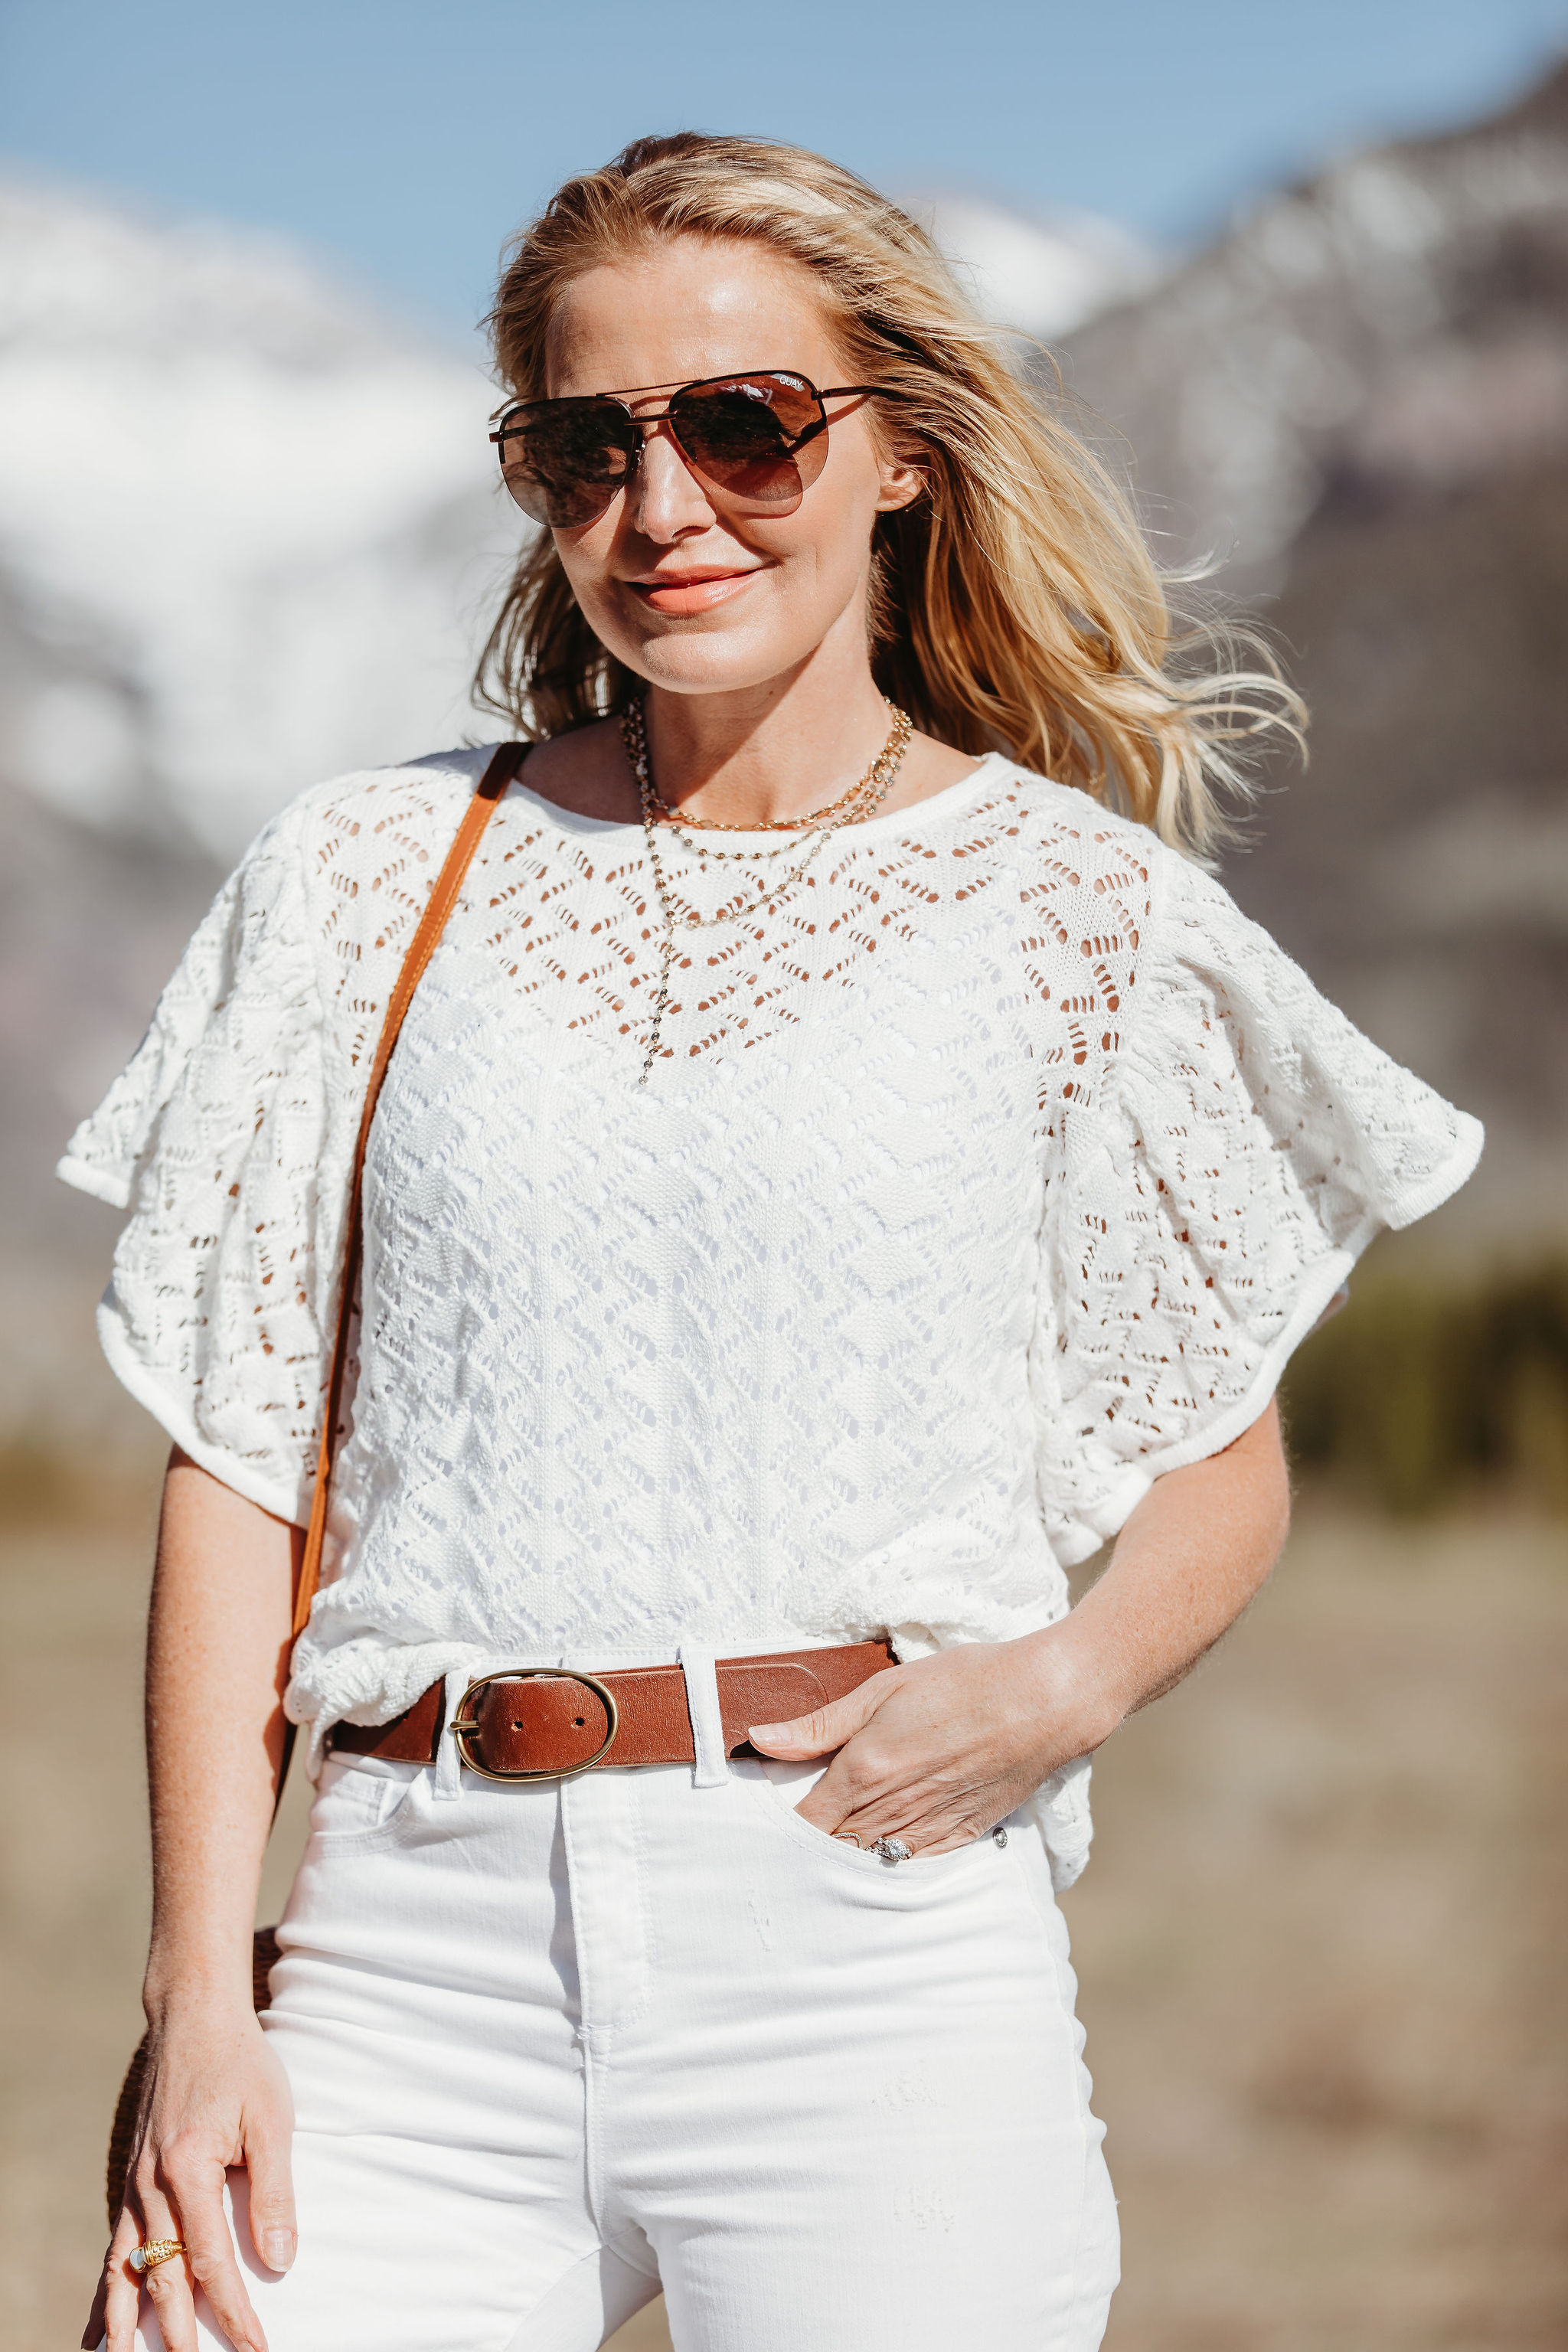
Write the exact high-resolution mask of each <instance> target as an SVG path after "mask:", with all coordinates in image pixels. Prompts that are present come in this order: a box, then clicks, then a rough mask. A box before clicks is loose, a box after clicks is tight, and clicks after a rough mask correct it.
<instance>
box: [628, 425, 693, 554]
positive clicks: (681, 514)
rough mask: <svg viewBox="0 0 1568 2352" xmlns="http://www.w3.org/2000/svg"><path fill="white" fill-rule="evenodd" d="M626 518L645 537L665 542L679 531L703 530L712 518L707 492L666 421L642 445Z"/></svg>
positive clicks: (676, 536) (674, 536)
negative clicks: (689, 464)
mask: <svg viewBox="0 0 1568 2352" xmlns="http://www.w3.org/2000/svg"><path fill="white" fill-rule="evenodd" d="M627 520H629V521H630V522H631V524H632V527H633V529H634V530H638V531H640V532H641V534H642V536H643V537H644V538H645V539H655V540H659V541H663V542H665V543H668V541H671V540H674V539H679V537H680V535H681V533H682V532H683V531H689V530H707V529H708V527H709V525H710V523H711V522H712V520H713V509H712V507H711V506H710V503H709V499H708V493H707V491H706V490H705V489H704V488H703V487H702V485H701V483H700V481H699V480H698V479H697V477H696V475H695V474H693V473H692V471H691V469H690V467H689V466H688V465H687V463H686V460H685V458H684V457H682V456H681V454H680V451H679V449H678V448H677V446H676V445H675V442H674V440H673V438H672V436H671V435H670V432H669V428H668V425H660V427H659V429H658V432H657V433H650V434H649V435H648V436H647V441H646V442H645V443H644V445H643V453H642V464H641V465H640V466H639V467H638V468H637V479H636V481H635V482H634V483H633V485H632V489H631V495H630V498H629V499H628V500H627Z"/></svg>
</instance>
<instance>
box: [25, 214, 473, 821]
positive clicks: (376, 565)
mask: <svg viewBox="0 0 1568 2352" xmlns="http://www.w3.org/2000/svg"><path fill="white" fill-rule="evenodd" d="M492 399H493V394H492V393H491V392H490V390H489V385H488V383H487V381H486V379H485V377H484V375H483V374H482V373H481V371H480V369H479V366H478V364H477V363H475V362H469V361H468V360H466V359H465V358H464V356H463V355H462V354H461V353H455V352H449V351H447V350H446V349H444V348H443V347H442V346H441V345H440V344H439V343H438V342H437V341H434V340H433V339H426V338H424V337H422V336H421V335H419V334H418V333H417V332H416V331H411V330H408V329H406V328H405V327H403V326H401V325H397V324H394V323H392V322H390V321H388V320H384V319H383V318H381V317H379V316H378V315H376V314H375V313H374V311H372V310H370V309H369V308H368V307H367V306H366V305H365V304H364V303H363V302H362V301H360V300H359V299H357V298H356V297H354V296H353V295H352V294H350V293H348V292H346V291H345V290H344V289H342V287H340V286H338V285H335V284H334V283H332V282H331V280H330V279H329V278H327V277H326V276H324V275H323V274H321V272H319V271H317V270H316V269H314V268H311V267H310V265H309V264H307V263H306V262H304V261H303V260H301V259H300V257H298V256H296V255H295V254H293V253H292V252H291V251H289V249H288V248H287V247H283V246H280V245H279V244H277V243H275V242H272V241H270V240H268V239H265V238H261V237H258V236H249V235H247V234H245V233H243V232H239V231H236V230H233V229H228V228H217V227H212V226H205V225H195V226H193V225H189V224H186V223H183V222H173V223H171V222H164V221H161V220H156V219H152V218H140V217H136V216H134V215H130V214H128V213H126V212H123V211H121V210H117V209H114V208H112V207H111V206H110V205H107V204H105V203H101V202H97V201H94V200H92V199H90V198H88V197H84V196H81V195H79V194H70V193H65V192H61V191H59V190H56V189H52V188H45V187H41V186H37V185H28V184H17V183H15V182H13V183H9V184H0V767H3V768H4V771H5V773H6V774H7V775H9V776H10V777H11V778H12V779H13V780H15V781H16V782H20V783H22V784H23V785H24V786H26V787H27V788H28V789H30V790H32V791H34V792H35V793H39V794H40V795H42V796H43V797H44V798H46V799H47V800H48V801H50V802H51V803H54V804H55V805H56V806H58V807H59V808H60V809H62V810H64V811H68V812H69V813H71V814H76V815H80V816H84V817H87V818H89V820H93V821H96V822H108V823H110V824H124V823H131V824H137V825H140V826H145V825H146V824H149V823H153V824H158V823H160V822H161V823H163V824H165V825H172V826H173V827H174V831H175V832H176V833H180V834H185V835H189V836H192V837H194V838H195V840H197V841H199V842H201V843H203V844H205V845H207V846H208V847H210V848H211V849H213V850H215V851H216V852H218V853H219V854H220V855H223V856H227V855H230V854H231V853H232V852H233V851H234V850H235V849H237V847H238V846H239V845H241V844H242V843H243V841H244V840H245V839H246V838H247V836H248V835H249V834H250V833H252V832H253V831H254V830H255V828H256V825H257V824H258V823H259V822H260V821H261V820H262V819H263V818H264V817H265V816H267V815H268V814H270V812H271V811H272V810H274V809H275V808H277V807H278V806H279V804H280V803H282V802H283V801H284V800H286V799H287V798H288V797H289V794H290V793H293V792H294V791H296V790H297V789H299V787H300V786H301V785H303V784H305V783H307V782H310V781H311V780H312V779H314V778H316V777H319V776H321V775H322V774H328V773H331V772H332V771H333V770H334V769H337V768H342V767H347V766H350V765H356V764H359V763H361V762H363V761H374V760H378V759H388V758H393V757H395V756H396V755H398V754H400V753H411V752H414V751H419V750H427V749H429V748H430V747H432V746H433V745H436V744H439V743H442V742H450V741H452V740H456V739H457V738H458V736H459V735H460V734H461V733H462V732H463V730H465V728H466V727H468V726H471V725H472V724H473V723H474V721H473V717H472V714H471V713H470V712H469V710H468V702H467V689H468V676H469V673H470V671H471V669H472V665H473V655H474V650H475V644H476V641H477V639H478V637H479V635H482V625H483V616H484V608H485V606H486V604H488V603H489V600H490V597H491V595H492V593H493V590H494V586H495V583H496V581H497V579H498V578H499V576H500V572H501V571H502V569H503V568H504V564H505V562H506V559H507V556H508V554H509V553H510V551H513V550H514V549H515V547H516V544H517V541H518V537H519V526H518V520H517V518H516V516H515V510H513V509H510V506H508V505H506V503H505V502H504V501H502V500H499V499H498V498H497V496H496V493H495V490H494V488H493V459H492V457H491V453H490V451H489V446H488V445H487V442H486V438H485V435H486V429H487V426H486V418H487V415H488V412H489V406H490V404H491V401H492Z"/></svg>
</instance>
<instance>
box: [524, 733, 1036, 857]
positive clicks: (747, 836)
mask: <svg viewBox="0 0 1568 2352" xmlns="http://www.w3.org/2000/svg"><path fill="white" fill-rule="evenodd" d="M1006 765H1007V761H1006V760H1005V757H1004V755H1003V754H1002V753H1001V752H1000V751H986V752H984V753H983V754H982V756H981V761H980V765H979V766H978V767H977V768H976V769H975V771H974V772H973V775H971V776H961V777H960V778H959V780H958V782H956V783H955V784H943V786H942V790H941V792H940V793H927V794H926V796H925V798H924V800H921V801H915V802H912V803H910V806H909V807H908V808H901V809H889V810H888V811H887V812H886V813H885V814H882V815H879V816H871V817H868V818H867V819H866V820H865V822H864V823H863V824H846V825H841V826H840V827H839V829H838V834H837V838H838V839H839V840H841V841H846V842H854V841H874V840H876V839H878V838H879V836H880V835H884V834H888V833H897V832H900V831H901V832H908V831H909V829H910V826H911V825H912V824H915V823H917V822H918V821H920V820H921V818H923V817H924V816H925V815H926V814H927V813H928V812H931V811H935V812H939V813H942V814H946V813H948V812H950V811H952V809H954V808H956V807H960V806H962V804H963V803H964V802H965V801H967V800H969V799H972V798H973V795H974V794H975V793H977V792H978V791H979V789H980V787H981V786H982V785H983V784H984V783H985V782H988V781H989V780H990V778H991V772H992V771H993V769H994V768H999V767H1005V766H1006ZM527 773H528V770H527V766H526V764H525V765H524V767H523V770H522V773H521V775H518V776H515V777H514V778H513V779H512V781H511V782H510V785H509V786H508V787H507V793H506V798H507V799H508V800H511V799H513V798H516V799H519V800H528V801H531V802H532V803H533V805H534V807H535V808H536V809H538V810H539V811H540V812H541V814H542V815H544V816H546V817H548V818H549V819H550V821H551V823H552V824H555V825H558V826H559V827H560V829H561V831H562V832H563V833H574V834H600V835H603V834H612V833H621V834H635V835H637V839H638V840H639V841H640V840H641V839H642V837H643V826H642V820H641V818H640V817H618V816H584V815H583V814H581V813H580V812H579V811H578V810H576V809H569V808H563V807H562V805H561V803H560V802H559V801H552V800H546V798H545V797H544V794H543V793H536V792H535V791H534V790H533V787H532V786H531V784H528V783H525V782H524V781H523V778H524V777H525V776H526V775H527ZM660 832H661V834H667V833H668V826H661V827H660ZM699 837H700V836H699ZM779 839H780V835H778V834H777V833H771V832H770V833H740V832H736V833H725V834H721V835H719V836H718V840H717V842H716V844H715V845H716V846H718V847H724V846H726V845H729V844H731V843H742V844H747V845H752V844H754V845H757V846H758V847H762V846H765V845H769V844H776V843H777V842H778V841H779Z"/></svg>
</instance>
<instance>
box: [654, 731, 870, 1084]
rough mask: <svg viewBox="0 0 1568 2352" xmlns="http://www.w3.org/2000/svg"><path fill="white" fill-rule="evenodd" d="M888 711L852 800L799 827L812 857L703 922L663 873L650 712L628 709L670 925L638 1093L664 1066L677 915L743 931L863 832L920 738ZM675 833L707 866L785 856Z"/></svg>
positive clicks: (696, 924)
mask: <svg viewBox="0 0 1568 2352" xmlns="http://www.w3.org/2000/svg"><path fill="white" fill-rule="evenodd" d="M888 708H889V710H891V711H892V713H893V725H892V731H891V732H890V734H889V737H888V740H887V741H886V742H885V743H884V744H883V746H882V749H881V751H879V753H878V755H877V758H876V759H875V760H874V761H873V762H872V764H871V766H870V767H869V768H868V770H867V772H866V773H865V775H864V776H863V777H862V778H861V780H860V782H859V783H858V784H856V785H854V786H853V787H852V788H851V790H850V791H849V792H847V793H845V794H844V795H843V796H842V797H841V798H840V799H839V800H837V801H836V802H835V803H833V807H832V809H831V810H827V811H821V810H819V811H817V812H816V814H814V815H812V816H809V817H803V818H802V819H801V820H800V823H801V824H802V825H803V826H809V827H810V828H811V830H810V832H809V833H808V834H807V835H806V839H805V854H804V855H803V856H801V858H800V860H799V862H798V864H797V865H795V866H794V867H793V869H792V870H791V871H790V872H788V873H787V874H781V875H780V876H779V877H778V878H777V879H776V880H775V881H771V882H767V883H763V882H761V881H760V880H759V881H757V882H755V883H754V884H753V888H754V889H755V894H756V895H755V896H754V897H753V898H750V899H745V898H741V899H736V900H734V901H732V902H731V904H730V905H728V906H725V907H721V908H719V909H718V911H717V912H716V913H714V914H711V915H702V914H699V912H698V910H697V909H696V908H695V907H691V906H688V905H685V904H683V903H681V902H680V901H679V900H678V899H677V898H676V896H675V893H674V892H673V891H672V889H671V888H670V886H669V879H668V876H667V874H666V872H665V868H664V860H663V858H662V857H661V856H660V855H659V847H658V826H657V824H656V822H655V818H656V814H657V812H658V809H660V808H661V807H662V806H663V805H664V803H662V802H661V801H660V800H659V798H658V793H656V792H655V790H654V782H653V768H652V763H651V762H650V761H649V759H648V755H647V728H646V726H645V724H644V720H643V706H642V702H641V699H640V698H639V699H638V700H637V701H636V702H633V703H630V704H628V706H627V708H626V711H625V712H624V713H623V715H622V719H621V740H622V741H623V742H624V743H625V745H626V758H627V759H628V760H629V761H630V762H631V768H632V773H633V774H634V775H635V776H636V778H637V791H638V793H639V795H640V797H641V801H642V822H643V835H644V838H645V840H646V841H647V855H648V863H649V865H650V866H652V868H653V881H654V889H655V892H656V894H657V896H658V905H659V912H660V914H661V915H662V917H663V919H664V936H663V938H662V940H660V942H659V971H658V994H657V996H656V997H655V1000H654V1007H653V1017H652V1021H651V1024H650V1026H649V1030H648V1039H647V1046H646V1047H645V1049H644V1053H643V1066H642V1074H641V1076H639V1078H638V1080H637V1084H638V1085H639V1086H643V1087H646V1086H647V1081H648V1074H649V1072H650V1071H651V1070H652V1068H653V1066H654V1063H655V1062H656V1061H657V1059H658V1047H659V1039H660V1036H661V1034H662V1032H663V1027H664V1016H665V1012H666V1009H667V1007H668V1003H669V975H670V971H671V970H672V968H673V966H674V962H675V937H676V925H677V919H678V908H679V923H680V927H681V928H682V929H686V930H693V931H698V930H712V929H715V928H716V927H717V926H718V925H719V924H721V923H738V922H742V921H744V920H745V919H748V918H749V917H752V916H754V915H761V914H763V913H764V912H765V911H766V910H767V908H769V907H771V906H773V904H774V903H775V902H776V901H777V900H778V899H780V898H783V897H784V894H785V892H786V891H789V890H793V889H794V887H795V884H796V883H797V882H799V881H800V880H801V879H802V877H804V876H805V872H806V870H807V868H808V867H809V866H811V865H812V864H813V863H814V861H815V860H816V856H817V855H818V853H819V851H820V850H821V848H822V845H823V843H824V842H825V841H826V839H827V838H828V836H829V835H831V834H835V833H837V832H839V831H841V830H842V828H843V827H844V826H845V825H846V824H863V823H864V821H865V819H866V818H867V817H868V816H870V815H871V814H873V813H874V812H875V811H876V810H877V809H878V808H879V807H880V805H881V803H882V802H883V801H884V800H886V798H887V796H888V794H889V792H890V791H891V790H892V786H893V779H894V778H895V777H896V776H897V774H898V772H899V770H900V767H901V766H902V765H903V759H904V753H905V752H906V751H908V749H909V744H910V736H911V735H912V734H913V733H914V722H913V720H912V719H910V715H909V713H908V711H905V710H900V709H898V708H897V707H896V705H894V704H892V703H889V706H888ZM670 830H671V831H672V832H673V833H674V834H675V835H676V837H677V838H678V839H679V840H681V845H682V847H684V848H687V849H689V851H690V852H691V853H692V854H693V855H694V856H698V857H699V858H701V859H703V860H706V859H707V858H709V857H731V858H734V857H746V856H752V857H755V856H764V857H776V856H778V855H779V851H778V850H763V851H757V850H751V851H747V850H734V849H731V850H721V849H708V848H705V847H703V846H702V845H700V844H699V843H697V842H693V841H690V840H688V839H684V838H682V835H681V828H680V826H679V824H671V826H670ZM726 830H733V831H735V832H739V831H741V830H742V828H741V827H740V826H735V827H732V828H731V827H727V828H726ZM780 846H781V848H797V849H798V848H800V847H801V846H802V845H801V844H800V843H799V842H798V841H796V842H791V843H784V844H781V845H780Z"/></svg>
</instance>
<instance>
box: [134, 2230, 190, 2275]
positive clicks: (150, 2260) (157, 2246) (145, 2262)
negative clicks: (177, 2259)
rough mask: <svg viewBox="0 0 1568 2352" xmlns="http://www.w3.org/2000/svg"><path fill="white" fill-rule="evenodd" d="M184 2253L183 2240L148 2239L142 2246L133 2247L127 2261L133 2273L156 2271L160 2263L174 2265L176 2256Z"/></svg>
mask: <svg viewBox="0 0 1568 2352" xmlns="http://www.w3.org/2000/svg"><path fill="white" fill-rule="evenodd" d="M184 2251H185V2242H184V2239H183V2238H147V2239H144V2240H143V2241H142V2244H141V2245H139V2246H132V2249H131V2252H129V2253H128V2254H127V2255H126V2257H125V2259H126V2261H127V2262H128V2263H130V2265H131V2267H132V2270H133V2271H155V2270H156V2269H157V2267H158V2265H159V2263H172V2262H173V2261H174V2256H175V2255H176V2254H183V2253H184Z"/></svg>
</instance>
